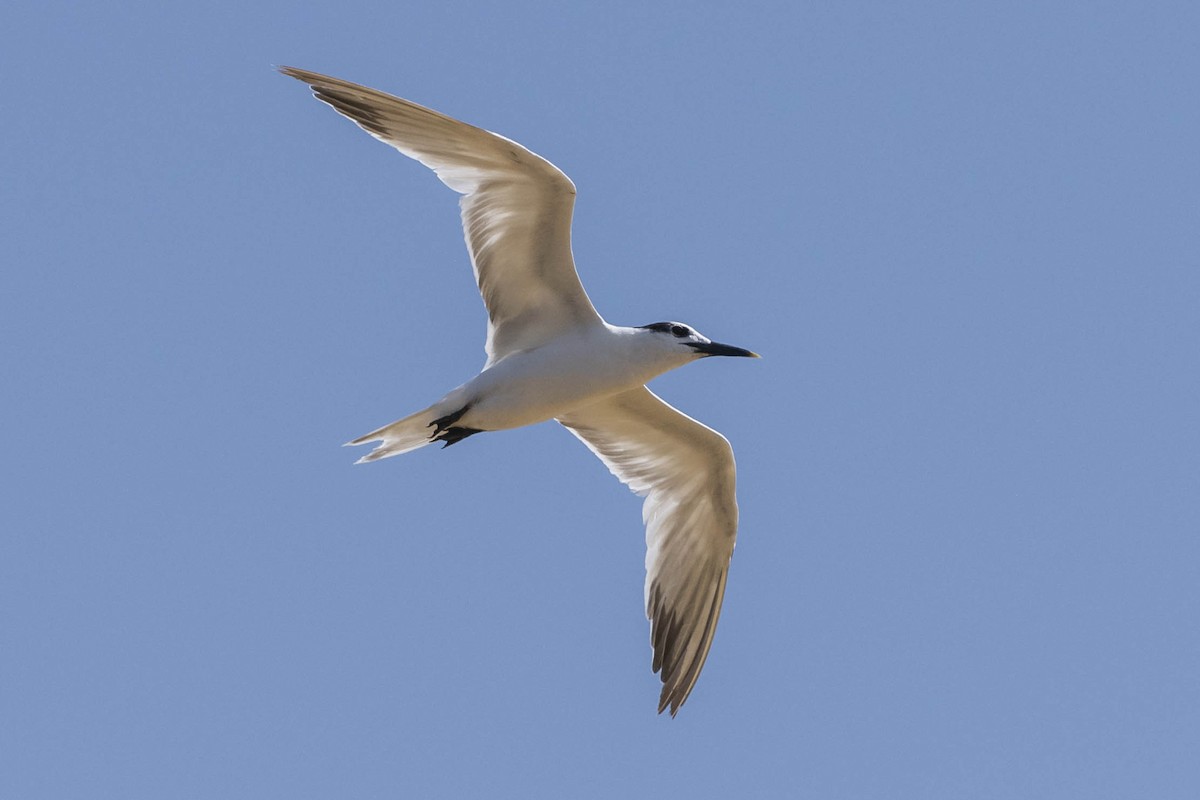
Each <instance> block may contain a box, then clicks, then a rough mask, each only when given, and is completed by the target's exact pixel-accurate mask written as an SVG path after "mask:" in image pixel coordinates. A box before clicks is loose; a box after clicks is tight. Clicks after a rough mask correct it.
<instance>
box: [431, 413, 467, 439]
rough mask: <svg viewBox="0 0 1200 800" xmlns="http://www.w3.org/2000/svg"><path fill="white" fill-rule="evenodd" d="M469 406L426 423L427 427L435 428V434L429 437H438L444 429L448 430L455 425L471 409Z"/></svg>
mask: <svg viewBox="0 0 1200 800" xmlns="http://www.w3.org/2000/svg"><path fill="white" fill-rule="evenodd" d="M469 408H470V406H463V407H462V408H460V409H459V410H458V411H455V412H454V413H453V414H447V415H446V416H444V417H439V418H438V419H435V420H434V421H433V422H431V423H429V424H428V425H426V426H425V427H427V428H433V435H432V436H430V437H429V438H430V439H437V438H438V434H439V433H442V432H443V431H445V430H448V429H449V428H450V426H451V425H453V424H454V423H456V422H458V421H459V420H460V419H462V416H463V414H465V413H467V409H469Z"/></svg>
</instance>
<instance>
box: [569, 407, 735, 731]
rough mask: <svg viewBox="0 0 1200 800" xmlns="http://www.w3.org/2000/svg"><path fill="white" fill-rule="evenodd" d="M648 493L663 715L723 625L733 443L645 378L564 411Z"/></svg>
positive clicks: (682, 693) (651, 595)
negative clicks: (651, 386) (635, 385)
mask: <svg viewBox="0 0 1200 800" xmlns="http://www.w3.org/2000/svg"><path fill="white" fill-rule="evenodd" d="M558 421H559V422H560V423H562V424H563V425H565V426H566V427H567V428H568V429H569V430H570V431H571V433H573V434H575V435H576V436H578V437H579V438H580V439H581V440H582V441H583V443H584V444H586V445H587V446H588V448H590V449H591V451H592V452H593V453H595V454H596V455H597V456H599V457H600V460H601V461H603V462H604V464H605V466H607V467H608V468H609V470H611V471H612V473H613V474H614V475H616V476H617V477H618V478H619V479H620V480H621V482H622V483H624V484H626V485H628V486H629V488H630V489H632V490H633V491H634V492H636V493H637V494H639V495H644V496H645V497H646V502H645V505H644V506H643V507H642V519H643V521H644V522H645V523H646V548H647V549H646V616H648V617H649V618H650V621H651V632H650V642H651V645H652V646H653V647H654V671H655V672H659V671H660V670H661V672H662V675H661V677H662V682H663V690H662V695H661V697H659V701H658V710H659V712H660V713H661V712H662V711H663V709H665V708H666V707H667V706H668V705H670V707H671V715H672V716H674V715H675V712H676V711H678V710H679V707H680V706H681V705H683V703H684V701H685V700H687V697H688V694H689V693H691V691H692V687H693V686H695V685H696V678H698V677H699V675H700V668H701V667H703V666H704V659H705V658H706V657H707V656H708V649H709V647H710V646H711V645H712V640H713V634H714V633H715V632H716V629H717V618H718V617H719V616H720V614H721V600H722V598H724V596H725V579H726V576H727V575H728V573H729V559H730V557H731V556H732V555H733V542H734V539H735V538H736V536H737V522H738V508H737V498H736V496H735V483H736V478H737V476H736V470H735V468H734V463H733V449H732V448H731V447H730V446H729V442H728V440H726V439H725V437H724V436H722V435H721V434H719V433H717V432H716V431H714V430H713V429H712V428H709V427H707V426H705V425H702V424H700V423H699V422H697V421H696V420H694V419H692V418H691V417H689V416H687V415H685V414H682V413H680V412H679V411H677V410H675V409H674V408H672V407H671V406H669V405H667V404H666V403H664V402H663V401H662V400H660V399H659V398H658V397H657V396H655V395H654V394H653V393H652V392H651V391H650V390H649V389H647V388H645V387H644V386H642V387H638V388H637V389H631V390H630V391H627V392H622V393H621V394H617V395H614V396H612V397H609V398H606V399H604V400H601V401H599V402H597V403H594V404H592V405H590V406H586V407H584V408H581V409H577V410H575V411H573V412H572V413H570V414H567V415H566V416H563V417H560V418H559V419H558Z"/></svg>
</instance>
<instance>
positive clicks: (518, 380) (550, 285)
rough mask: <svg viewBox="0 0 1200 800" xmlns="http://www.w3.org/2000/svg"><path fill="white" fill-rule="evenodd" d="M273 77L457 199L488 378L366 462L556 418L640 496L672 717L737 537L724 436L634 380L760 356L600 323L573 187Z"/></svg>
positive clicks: (531, 165) (415, 109)
mask: <svg viewBox="0 0 1200 800" xmlns="http://www.w3.org/2000/svg"><path fill="white" fill-rule="evenodd" d="M280 72H282V73H283V74H285V75H288V76H291V77H293V78H296V79H297V80H300V81H303V82H304V83H306V84H308V85H309V86H310V87H311V88H312V90H313V93H314V96H315V97H316V98H317V99H318V100H321V101H322V102H324V103H326V104H328V105H329V106H331V107H332V108H333V109H334V110H335V111H337V112H338V113H339V114H341V115H343V116H345V117H348V118H349V119H350V120H352V121H353V122H355V123H357V124H358V126H359V127H361V128H362V129H363V130H365V131H366V132H367V133H369V134H371V135H372V136H374V137H375V138H376V139H379V140H380V141H382V142H384V143H385V144H389V145H391V146H392V147H394V148H396V149H397V150H399V151H400V152H401V153H403V154H404V155H406V156H408V157H409V158H412V159H415V160H417V161H419V162H420V163H422V164H424V165H425V166H426V167H429V168H430V169H432V170H433V171H434V172H435V173H436V174H437V176H438V177H439V178H440V179H441V180H442V182H443V183H445V184H446V185H447V186H449V187H450V188H451V189H453V190H454V191H456V192H458V193H459V194H461V195H462V198H461V201H460V204H461V207H462V222H463V230H464V233H465V235H466V243H467V249H468V251H469V252H470V255H471V263H472V265H473V266H474V269H475V278H476V281H477V282H478V284H479V291H480V293H481V294H482V295H483V302H484V305H485V306H486V308H487V313H488V329H487V344H486V351H487V361H486V363H485V365H484V368H483V371H482V372H480V373H479V375H478V376H476V377H475V378H473V379H471V380H470V381H468V382H467V383H465V384H463V385H462V386H459V387H458V388H457V389H454V390H453V391H451V392H450V393H449V394H447V395H446V396H445V397H443V398H442V399H441V400H438V401H437V402H436V403H434V404H433V405H431V406H429V407H428V408H426V409H424V410H422V411H418V412H417V413H415V414H412V415H410V416H407V417H405V418H404V419H401V420H398V421H396V422H393V423H391V424H389V425H385V426H383V427H382V428H379V429H378V430H375V431H372V432H371V433H368V434H366V435H365V436H361V437H359V438H358V439H355V440H354V441H352V442H348V443H347V444H349V445H360V444H367V443H368V442H379V443H380V444H379V445H378V446H377V447H376V448H375V449H374V450H373V451H372V452H371V453H369V454H368V455H366V456H363V457H362V458H361V459H359V463H361V462H364V461H376V460H378V459H381V458H387V457H389V456H394V455H398V454H400V453H407V452H408V451H410V450H416V449H417V448H419V447H424V446H425V445H427V444H432V443H433V442H441V443H442V446H443V447H448V446H450V445H452V444H454V443H456V442H460V441H462V440H463V439H465V438H467V437H468V436H473V435H475V434H477V433H482V432H485V431H496V430H503V429H507V428H518V427H521V426H524V425H532V424H534V423H537V422H543V421H545V420H549V419H555V420H557V421H558V422H559V423H560V424H562V425H563V426H564V427H565V428H566V429H567V430H569V431H570V432H571V433H573V434H575V436H577V437H578V438H579V439H580V440H581V441H582V442H583V443H584V444H585V445H587V447H588V448H589V449H590V450H591V451H592V452H593V453H595V454H596V456H597V457H599V459H600V460H601V461H602V462H603V463H604V465H605V466H607V467H608V469H609V470H610V471H611V472H612V473H613V474H614V475H615V476H616V477H617V478H618V479H619V480H621V482H623V483H625V484H626V485H627V486H629V488H630V489H631V490H633V491H634V492H636V493H637V494H639V495H642V496H644V497H645V498H646V499H645V503H644V505H643V508H642V518H643V521H644V523H645V525H646V548H647V549H646V583H645V604H646V616H647V617H648V618H649V620H650V622H651V632H650V642H651V646H652V648H653V669H654V672H656V673H659V674H660V677H661V679H662V684H663V687H662V694H661V696H660V698H659V704H658V711H659V713H662V711H663V710H664V709H666V708H668V707H669V708H670V710H671V715H672V716H674V715H675V714H676V712H678V711H679V707H680V706H682V705H683V704H684V701H686V700H687V698H688V695H689V694H690V693H691V691H692V687H694V686H695V684H696V678H697V677H698V676H699V674H700V669H701V667H703V666H704V661H705V658H706V657H707V656H708V651H709V648H710V647H711V645H712V640H713V634H714V632H715V631H716V627H717V618H718V617H719V616H720V613H721V601H722V599H723V598H724V596H725V580H726V577H727V575H728V570H729V560H730V557H731V556H732V555H733V545H734V539H735V537H736V536H737V523H738V507H737V499H736V496H735V478H736V474H735V468H734V462H733V450H732V448H731V447H730V446H729V441H728V440H727V439H726V438H725V437H724V436H722V435H721V434H719V433H717V432H716V431H714V430H713V429H711V428H709V427H707V426H705V425H703V424H701V423H699V422H697V421H696V420H694V419H692V418H691V417H688V416H687V415H685V414H683V413H681V412H679V411H677V410H676V409H674V408H672V407H671V406H669V405H667V404H666V403H665V402H663V401H662V400H660V399H659V398H658V397H657V396H655V395H654V394H653V393H652V392H650V390H649V389H647V388H646V386H645V384H646V382H647V381H649V380H651V379H652V378H654V377H655V376H657V375H661V374H662V373H664V372H667V371H668V370H672V369H675V368H676V367H681V366H683V365H684V364H687V363H690V362H692V361H695V360H697V359H700V358H705V357H707V356H746V357H752V358H757V357H758V356H757V354H755V353H752V352H750V351H749V350H744V349H742V348H740V347H733V346H731V345H727V344H721V343H719V342H714V341H712V340H711V339H708V338H707V337H705V336H702V335H701V334H700V333H699V332H697V331H696V330H695V329H694V328H692V327H690V326H688V325H684V324H683V323H681V322H656V323H654V324H652V325H641V326H638V327H622V326H618V325H610V324H608V323H607V322H605V321H604V319H602V318H601V317H600V315H599V314H598V313H597V312H596V309H595V308H594V307H593V306H592V303H591V301H590V300H589V299H588V296H587V293H586V292H584V290H583V286H582V284H580V282H579V275H578V274H577V273H576V271H575V262H574V259H573V257H572V253H571V212H572V209H573V207H574V205H575V185H574V184H573V183H572V182H571V180H570V178H568V177H567V176H566V175H565V174H563V172H562V171H561V170H559V169H558V168H557V167H555V166H554V165H553V164H551V163H550V162H549V161H547V160H545V159H544V158H542V157H541V156H538V155H537V154H535V153H533V152H531V151H530V150H527V149H526V148H524V147H522V146H521V145H519V144H517V143H516V142H514V141H511V140H510V139H506V138H504V137H503V136H500V135H498V134H494V133H491V132H489V131H485V130H483V129H482V128H476V127H475V126H473V125H468V124H466V123H463V122H459V121H458V120H455V119H451V118H450V117H447V116H445V115H443V114H439V113H438V112H436V111H433V110H431V109H428V108H425V107H423V106H419V105H417V104H416V103H412V102H409V101H408V100H402V99H401V98H399V97H394V96H392V95H389V94H385V93H383V92H380V91H377V90H375V89H369V88H367V87H365V86H360V85H358V84H354V83H350V82H348V81H343V80H339V79H337V78H331V77H328V76H325V75H320V74H318V73H315V72H309V71H307V70H302V69H295V68H293V67H281V68H280Z"/></svg>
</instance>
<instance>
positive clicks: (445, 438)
mask: <svg viewBox="0 0 1200 800" xmlns="http://www.w3.org/2000/svg"><path fill="white" fill-rule="evenodd" d="M477 433H483V430H481V429H480V428H460V427H457V426H456V427H452V428H446V430H444V431H442V432H441V433H439V434H438V435H437V436H434V437H433V440H434V441H435V442H445V444H443V445H442V449H443V450H445V449H446V448H447V447H449V446H450V445H452V444H456V443H457V442H461V441H462V440H463V439H465V438H467V437H468V436H474V435H475V434H477Z"/></svg>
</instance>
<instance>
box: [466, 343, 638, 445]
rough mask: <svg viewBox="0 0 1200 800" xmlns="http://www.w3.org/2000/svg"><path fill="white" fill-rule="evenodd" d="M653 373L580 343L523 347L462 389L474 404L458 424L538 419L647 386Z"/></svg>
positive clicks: (488, 426) (485, 426) (511, 424)
mask: <svg viewBox="0 0 1200 800" xmlns="http://www.w3.org/2000/svg"><path fill="white" fill-rule="evenodd" d="M614 355H615V354H614ZM651 377H653V373H652V372H650V373H647V372H646V371H645V370H644V369H639V368H638V367H636V366H635V365H631V364H629V363H628V362H626V361H623V360H621V359H620V358H615V357H604V355H603V354H597V353H595V352H594V351H592V352H589V353H587V354H581V353H580V352H579V350H578V348H572V347H564V348H543V349H540V350H535V351H532V352H529V353H517V354H515V355H513V356H510V357H509V358H506V359H505V360H504V361H502V362H500V363H499V364H497V365H495V366H494V367H492V368H491V369H488V370H485V371H484V372H482V373H480V374H479V375H478V376H476V377H475V378H474V379H473V380H471V381H470V382H469V383H467V384H465V385H464V386H462V387H461V389H460V390H458V391H462V392H464V394H463V395H461V396H460V397H461V399H462V400H463V401H464V405H467V406H468V411H467V413H466V414H465V415H464V416H463V417H462V419H461V420H459V422H458V424H460V425H465V426H467V427H470V428H479V429H480V430H488V431H494V430H503V429H506V428H519V427H521V426H524V425H533V424H535V423H538V422H544V421H545V420H548V419H553V418H554V417H557V416H560V415H562V414H564V413H566V412H567V411H569V410H571V409H573V408H579V407H580V406H583V405H587V404H588V403H591V402H595V401H596V400H599V399H601V398H603V397H607V396H609V395H612V394H616V393H617V392H622V391H625V390H626V389H631V388H633V387H635V386H641V385H642V384H643V383H645V382H646V381H647V380H649V379H650V378H651ZM454 394H457V391H456V392H455V393H454Z"/></svg>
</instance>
